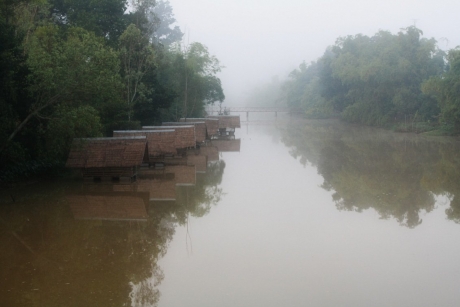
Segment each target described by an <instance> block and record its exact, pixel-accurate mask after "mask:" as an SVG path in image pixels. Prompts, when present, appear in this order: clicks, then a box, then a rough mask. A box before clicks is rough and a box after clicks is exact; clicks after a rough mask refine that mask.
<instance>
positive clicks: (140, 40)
mask: <svg viewBox="0 0 460 307" xmlns="http://www.w3.org/2000/svg"><path fill="white" fill-rule="evenodd" d="M120 56H121V61H122V64H123V78H124V82H125V91H124V96H125V101H126V104H127V107H128V121H131V117H132V110H133V106H134V105H135V103H136V102H137V101H139V100H142V99H145V96H146V95H147V93H148V91H149V89H148V88H147V86H146V85H145V84H144V83H143V78H144V76H145V74H146V73H147V72H148V71H149V70H151V69H153V67H154V66H155V52H154V50H153V47H152V45H151V44H150V42H149V39H148V38H147V37H146V36H145V35H143V34H142V33H141V30H140V29H139V28H138V27H136V25H134V24H131V25H129V26H128V28H127V29H126V30H125V31H124V32H123V34H122V35H121V36H120Z"/></svg>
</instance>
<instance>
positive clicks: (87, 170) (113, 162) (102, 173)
mask: <svg viewBox="0 0 460 307" xmlns="http://www.w3.org/2000/svg"><path fill="white" fill-rule="evenodd" d="M147 155H148V148H147V138H146V137H145V136H135V137H114V138H88V139H74V140H73V142H72V146H71V149H70V153H69V157H68V159H67V163H66V167H69V168H75V169H79V170H80V171H81V174H82V175H83V177H92V178H100V179H106V178H107V179H113V178H118V179H120V178H130V179H132V178H134V177H135V176H136V175H137V172H138V168H139V166H140V165H141V164H142V162H143V161H144V157H146V156H147Z"/></svg>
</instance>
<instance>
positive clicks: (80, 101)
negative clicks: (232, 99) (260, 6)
mask: <svg viewBox="0 0 460 307" xmlns="http://www.w3.org/2000/svg"><path fill="white" fill-rule="evenodd" d="M128 1H130V0H104V1H93V0H23V1H17V0H16V1H12V0H0V54H1V57H0V70H1V74H0V78H1V80H0V110H1V113H0V161H2V164H1V167H0V181H1V180H2V176H3V179H5V176H6V177H8V175H5V174H6V173H11V172H13V173H15V172H16V173H17V172H20V171H21V169H22V170H24V172H29V171H32V172H33V171H34V169H36V168H40V167H45V168H46V167H47V166H49V165H50V164H53V163H58V164H59V163H62V161H64V160H65V158H66V156H67V153H68V149H69V145H70V142H71V140H72V139H73V138H75V137H97V136H111V133H112V130H114V129H130V128H139V127H140V126H141V125H152V124H156V123H159V122H161V121H174V120H176V119H177V118H179V117H183V116H188V117H200V116H202V115H203V112H204V107H205V105H206V104H212V103H214V102H217V101H219V102H222V101H223V100H224V98H225V97H224V93H223V90H222V87H221V82H220V80H219V78H217V77H216V73H217V72H219V71H220V69H221V65H220V63H219V61H218V60H217V58H216V57H214V56H212V55H211V54H210V53H209V52H208V49H207V48H206V47H205V46H204V45H202V44H201V43H191V44H188V45H183V44H181V40H182V37H183V33H182V32H181V30H180V29H179V28H178V27H177V26H174V23H175V19H174V15H173V13H172V8H171V6H170V4H169V2H168V1H162V0H160V1H155V0H131V1H130V2H129V3H128ZM37 165H38V166H37ZM2 174H3V175H2Z"/></svg>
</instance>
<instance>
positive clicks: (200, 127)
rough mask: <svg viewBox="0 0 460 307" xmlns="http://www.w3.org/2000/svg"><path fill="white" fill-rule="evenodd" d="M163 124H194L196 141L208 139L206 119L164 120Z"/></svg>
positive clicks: (200, 141)
mask: <svg viewBox="0 0 460 307" xmlns="http://www.w3.org/2000/svg"><path fill="white" fill-rule="evenodd" d="M162 125H163V126H184V125H185V126H186V125H193V126H195V136H196V142H197V143H202V142H204V141H206V123H205V122H204V121H197V122H195V121H194V122H191V121H187V122H163V123H162Z"/></svg>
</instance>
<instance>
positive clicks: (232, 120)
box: [208, 115, 241, 137]
mask: <svg viewBox="0 0 460 307" xmlns="http://www.w3.org/2000/svg"><path fill="white" fill-rule="evenodd" d="M208 117H209V118H217V119H218V120H219V135H220V136H232V137H233V136H234V135H235V129H236V128H240V127H241V123H240V116H239V115H213V116H208Z"/></svg>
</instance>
